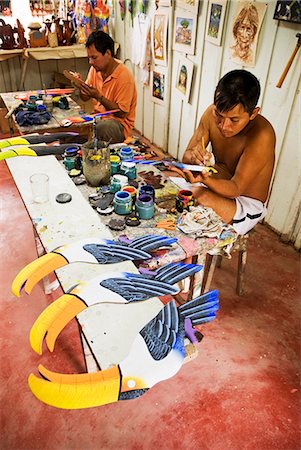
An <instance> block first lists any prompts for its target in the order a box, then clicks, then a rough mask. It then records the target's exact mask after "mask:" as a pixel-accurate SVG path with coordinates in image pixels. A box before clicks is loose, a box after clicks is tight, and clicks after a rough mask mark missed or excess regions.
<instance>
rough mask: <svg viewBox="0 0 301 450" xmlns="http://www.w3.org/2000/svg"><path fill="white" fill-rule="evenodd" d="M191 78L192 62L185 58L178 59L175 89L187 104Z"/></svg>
mask: <svg viewBox="0 0 301 450" xmlns="http://www.w3.org/2000/svg"><path fill="white" fill-rule="evenodd" d="M192 76H193V62H192V61H189V59H187V58H185V57H181V58H179V62H178V69H177V77H176V86H175V87H176V89H177V92H179V93H180V94H181V95H182V96H183V98H184V99H185V100H186V101H187V102H189V96H190V90H191V84H192Z"/></svg>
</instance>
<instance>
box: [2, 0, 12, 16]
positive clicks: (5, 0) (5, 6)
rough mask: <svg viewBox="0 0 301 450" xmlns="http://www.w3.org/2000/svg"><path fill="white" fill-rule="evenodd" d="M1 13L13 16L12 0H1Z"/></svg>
mask: <svg viewBox="0 0 301 450" xmlns="http://www.w3.org/2000/svg"><path fill="white" fill-rule="evenodd" d="M0 15H1V16H11V15H12V9H11V1H10V0H0Z"/></svg>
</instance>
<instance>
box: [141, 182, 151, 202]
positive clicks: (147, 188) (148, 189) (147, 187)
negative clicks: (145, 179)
mask: <svg viewBox="0 0 301 450" xmlns="http://www.w3.org/2000/svg"><path fill="white" fill-rule="evenodd" d="M140 194H141V195H142V194H146V195H150V196H151V197H152V199H153V201H155V189H154V188H153V186H151V185H150V184H145V185H143V186H141V187H140V189H139V195H140Z"/></svg>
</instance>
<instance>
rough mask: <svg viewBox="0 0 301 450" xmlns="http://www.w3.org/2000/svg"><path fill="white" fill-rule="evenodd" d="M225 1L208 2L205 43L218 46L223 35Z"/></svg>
mask: <svg viewBox="0 0 301 450" xmlns="http://www.w3.org/2000/svg"><path fill="white" fill-rule="evenodd" d="M226 7H227V0H210V2H209V7H208V16H207V27H206V35H205V39H206V41H209V42H212V44H215V45H220V44H221V40H222V34H223V27H224V20H225V14H226Z"/></svg>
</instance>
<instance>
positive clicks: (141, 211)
mask: <svg viewBox="0 0 301 450" xmlns="http://www.w3.org/2000/svg"><path fill="white" fill-rule="evenodd" d="M135 208H136V213H137V215H138V217H139V219H144V220H148V219H151V218H152V217H153V216H154V213H155V205H154V200H153V198H152V197H151V196H150V195H146V194H141V195H139V197H138V198H137V200H136V205H135Z"/></svg>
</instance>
